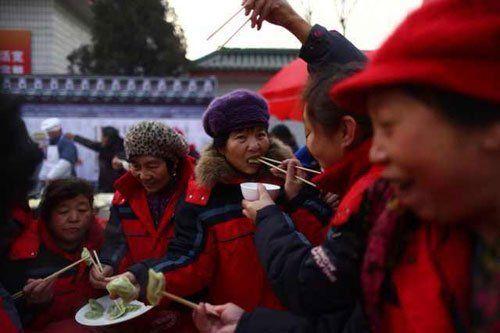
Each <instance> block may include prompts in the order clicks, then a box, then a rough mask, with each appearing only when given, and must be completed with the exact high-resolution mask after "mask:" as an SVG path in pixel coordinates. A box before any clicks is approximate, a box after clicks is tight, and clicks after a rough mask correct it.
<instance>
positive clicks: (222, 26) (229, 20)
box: [207, 7, 251, 50]
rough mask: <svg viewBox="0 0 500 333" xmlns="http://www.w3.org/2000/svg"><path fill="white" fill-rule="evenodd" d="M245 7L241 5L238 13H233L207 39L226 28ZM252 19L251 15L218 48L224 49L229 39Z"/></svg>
mask: <svg viewBox="0 0 500 333" xmlns="http://www.w3.org/2000/svg"><path fill="white" fill-rule="evenodd" d="M244 9H245V7H241V8H240V9H239V10H238V11H237V12H236V13H234V14H233V16H231V17H230V18H229V19H228V20H227V21H226V22H224V23H223V24H222V25H221V26H220V27H218V28H217V29H216V30H215V31H214V32H212V33H211V34H210V36H208V37H207V40H210V38H212V37H213V36H214V35H215V34H216V33H218V32H219V31H221V29H222V28H224V27H225V26H226V25H227V24H228V23H229V22H231V20H232V19H234V18H235V17H236V16H237V15H238V14H239V13H241V12H242V11H243V10H244ZM250 20H251V17H249V18H248V19H247V20H246V21H245V23H243V24H242V25H241V26H240V27H239V28H238V29H237V30H236V31H235V32H234V33H233V34H232V35H231V36H229V38H228V39H227V40H226V41H225V42H224V43H222V44H221V45H220V46H219V48H218V49H217V50H220V49H222V48H223V47H224V46H226V44H227V43H229V41H230V40H231V39H233V37H234V36H236V34H237V33H238V32H240V30H241V29H243V27H244V26H245V25H247V23H248V22H250Z"/></svg>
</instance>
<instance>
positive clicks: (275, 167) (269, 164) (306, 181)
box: [257, 158, 316, 187]
mask: <svg viewBox="0 0 500 333" xmlns="http://www.w3.org/2000/svg"><path fill="white" fill-rule="evenodd" d="M257 161H259V162H260V163H263V164H265V165H267V166H269V167H271V168H274V169H276V170H279V171H281V172H283V173H284V174H286V173H287V172H286V170H284V169H282V168H280V167H277V166H276V165H274V164H272V163H269V162H267V161H265V160H263V159H260V158H258V159H257ZM295 178H296V179H298V180H300V181H302V182H303V183H305V184H307V185H311V186H312V187H316V184H314V183H313V182H310V181H308V180H307V179H304V178H302V177H299V176H295Z"/></svg>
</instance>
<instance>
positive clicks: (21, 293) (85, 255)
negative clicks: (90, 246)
mask: <svg viewBox="0 0 500 333" xmlns="http://www.w3.org/2000/svg"><path fill="white" fill-rule="evenodd" d="M94 252H95V251H94ZM89 260H90V261H91V262H92V263H93V264H95V262H94V260H93V259H92V256H91V254H90V252H89V251H88V250H87V248H85V247H84V248H83V251H82V254H81V258H80V259H79V260H77V261H75V262H73V263H71V264H69V265H68V266H66V267H63V268H61V269H60V270H58V271H57V272H54V273H52V274H51V275H49V276H47V277H45V278H43V279H41V283H43V282H47V281H50V280H53V279H55V278H57V277H58V276H59V275H61V274H62V273H64V272H66V271H68V270H70V269H72V268H73V267H75V266H77V265H79V264H80V263H81V262H83V261H89ZM23 296H24V291H23V290H21V291H18V292H16V293H15V294H13V295H12V298H13V299H14V300H16V299H18V298H21V297H23Z"/></svg>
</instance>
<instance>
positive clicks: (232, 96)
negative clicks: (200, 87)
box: [203, 89, 269, 140]
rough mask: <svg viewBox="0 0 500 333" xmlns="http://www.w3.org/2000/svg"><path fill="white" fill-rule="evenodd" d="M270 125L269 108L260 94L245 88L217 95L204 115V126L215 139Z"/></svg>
mask: <svg viewBox="0 0 500 333" xmlns="http://www.w3.org/2000/svg"><path fill="white" fill-rule="evenodd" d="M258 125H261V126H264V127H265V128H266V129H267V128H268V127H269V109H268V107H267V102H266V100H265V99H264V98H263V97H262V96H260V95H259V94H257V93H255V92H253V91H250V90H244V89H238V90H234V91H232V92H230V93H228V94H225V95H223V96H220V97H217V98H216V99H214V100H213V101H212V103H210V105H209V106H208V108H207V110H206V111H205V114H204V115H203V128H204V129H205V132H206V133H207V134H208V135H209V136H211V137H212V138H214V139H215V140H217V139H220V138H224V137H227V136H228V135H229V133H231V132H232V131H236V130H241V129H245V128H249V127H253V126H258Z"/></svg>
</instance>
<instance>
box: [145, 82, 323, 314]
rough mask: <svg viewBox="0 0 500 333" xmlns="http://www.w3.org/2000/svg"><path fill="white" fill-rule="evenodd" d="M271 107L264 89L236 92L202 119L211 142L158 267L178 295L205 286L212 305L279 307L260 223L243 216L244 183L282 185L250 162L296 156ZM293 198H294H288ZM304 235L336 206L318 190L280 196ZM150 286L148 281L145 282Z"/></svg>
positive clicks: (318, 227) (314, 232) (217, 101)
mask: <svg viewBox="0 0 500 333" xmlns="http://www.w3.org/2000/svg"><path fill="white" fill-rule="evenodd" d="M268 122H269V111H268V108H267V103H266V101H265V100H264V99H263V98H262V97H261V96H260V95H258V94H256V93H254V92H250V91H247V90H236V91H233V92H231V93H229V94H226V95H224V96H221V97H219V98H217V99H215V100H214V101H213V102H212V103H211V104H210V105H209V107H208V109H207V111H206V112H205V115H204V118H203V124H204V128H205V131H206V133H207V134H208V135H210V136H211V137H212V138H213V144H212V145H210V146H209V147H208V148H206V149H205V150H204V151H203V152H202V156H201V158H200V160H199V161H198V164H197V166H196V169H195V177H194V178H193V179H192V180H191V181H190V182H189V184H188V186H187V189H186V193H185V196H184V197H183V198H182V200H180V202H179V205H178V207H177V210H176V218H175V223H176V233H175V238H174V239H173V240H172V241H171V243H170V245H169V249H168V252H167V255H166V257H164V258H162V260H159V261H158V262H156V263H155V264H154V265H152V268H153V269H154V270H156V271H162V272H164V273H165V278H166V289H167V290H168V291H171V292H172V293H176V294H180V295H184V296H186V295H191V294H193V293H196V292H200V291H203V290H207V293H208V295H207V296H206V298H207V299H210V300H211V301H213V302H227V301H235V302H239V304H241V305H242V306H243V307H244V308H246V309H249V310H250V309H253V308H255V307H256V306H258V305H263V306H268V307H272V308H281V307H282V305H281V303H280V302H279V300H278V299H277V298H276V296H275V295H274V293H273V291H272V289H271V287H270V285H269V283H268V280H267V278H266V274H265V272H264V269H263V267H262V266H261V265H260V263H259V260H258V257H257V252H256V249H255V245H254V237H253V235H254V232H255V226H254V224H253V223H252V221H251V220H250V219H248V218H246V217H245V216H244V215H243V214H242V209H241V200H242V193H241V188H240V183H242V182H249V181H253V182H267V183H277V184H281V185H283V180H282V179H281V178H278V177H275V176H274V175H273V174H272V173H271V172H270V171H269V169H268V168H267V167H266V166H263V165H258V164H253V163H251V162H249V160H250V159H252V158H257V157H260V156H268V157H270V158H273V159H277V160H284V159H287V158H291V157H292V152H291V150H290V149H289V148H288V147H286V146H285V145H284V144H282V143H281V142H279V141H276V140H273V139H270V138H269V136H268V132H267V129H268ZM290 199H291V200H290ZM279 201H280V202H281V203H282V204H283V207H285V209H287V211H288V212H290V213H291V214H292V216H301V220H302V221H303V222H304V223H303V224H302V225H298V226H297V227H298V229H299V230H302V231H303V232H304V233H305V234H306V235H309V234H311V235H317V234H318V233H319V231H320V230H321V229H322V227H323V224H322V222H323V221H326V220H327V218H328V216H329V213H330V209H329V207H328V206H327V205H326V204H323V203H322V202H321V200H320V198H319V194H318V193H316V191H314V190H313V191H312V192H311V193H309V192H307V191H304V192H302V193H300V194H298V195H297V196H295V198H290V197H288V199H287V194H286V193H283V194H282V197H281V198H280V200H279ZM143 287H144V286H143Z"/></svg>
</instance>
